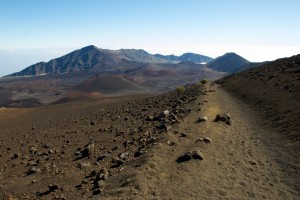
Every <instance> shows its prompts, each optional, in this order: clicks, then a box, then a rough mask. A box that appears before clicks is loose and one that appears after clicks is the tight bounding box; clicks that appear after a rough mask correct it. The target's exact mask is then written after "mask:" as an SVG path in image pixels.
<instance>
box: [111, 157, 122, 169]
mask: <svg viewBox="0 0 300 200" xmlns="http://www.w3.org/2000/svg"><path fill="white" fill-rule="evenodd" d="M124 163H125V161H124V160H122V159H120V158H114V159H113V160H112V166H111V168H116V167H120V166H121V165H123V164H124Z"/></svg>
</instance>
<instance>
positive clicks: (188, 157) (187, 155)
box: [176, 152, 193, 163]
mask: <svg viewBox="0 0 300 200" xmlns="http://www.w3.org/2000/svg"><path fill="white" fill-rule="evenodd" d="M192 158H193V156H192V154H191V152H188V153H185V154H184V155H182V156H179V157H178V158H177V160H176V162H178V163H182V162H186V161H189V160H191V159H192Z"/></svg>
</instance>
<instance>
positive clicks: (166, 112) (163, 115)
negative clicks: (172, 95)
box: [158, 110, 170, 119]
mask: <svg viewBox="0 0 300 200" xmlns="http://www.w3.org/2000/svg"><path fill="white" fill-rule="evenodd" d="M169 114H170V112H169V111H168V110H165V111H163V112H161V113H160V114H159V115H158V118H159V119H160V118H164V117H167V116H168V115H169Z"/></svg>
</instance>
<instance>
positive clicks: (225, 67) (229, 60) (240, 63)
mask: <svg viewBox="0 0 300 200" xmlns="http://www.w3.org/2000/svg"><path fill="white" fill-rule="evenodd" d="M249 63H250V62H249V61H248V60H246V59H245V58H243V57H241V56H239V55H237V54H236V53H226V54H224V55H223V56H220V57H217V58H216V59H214V60H212V61H211V62H209V63H207V67H209V68H212V69H214V70H217V71H221V72H228V73H234V72H237V71H239V70H241V69H242V68H243V67H244V66H245V65H247V64H249Z"/></svg>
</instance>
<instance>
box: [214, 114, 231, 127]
mask: <svg viewBox="0 0 300 200" xmlns="http://www.w3.org/2000/svg"><path fill="white" fill-rule="evenodd" d="M218 121H222V122H225V123H226V124H228V125H231V116H230V115H229V114H218V115H217V116H216V118H215V122H218Z"/></svg>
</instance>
